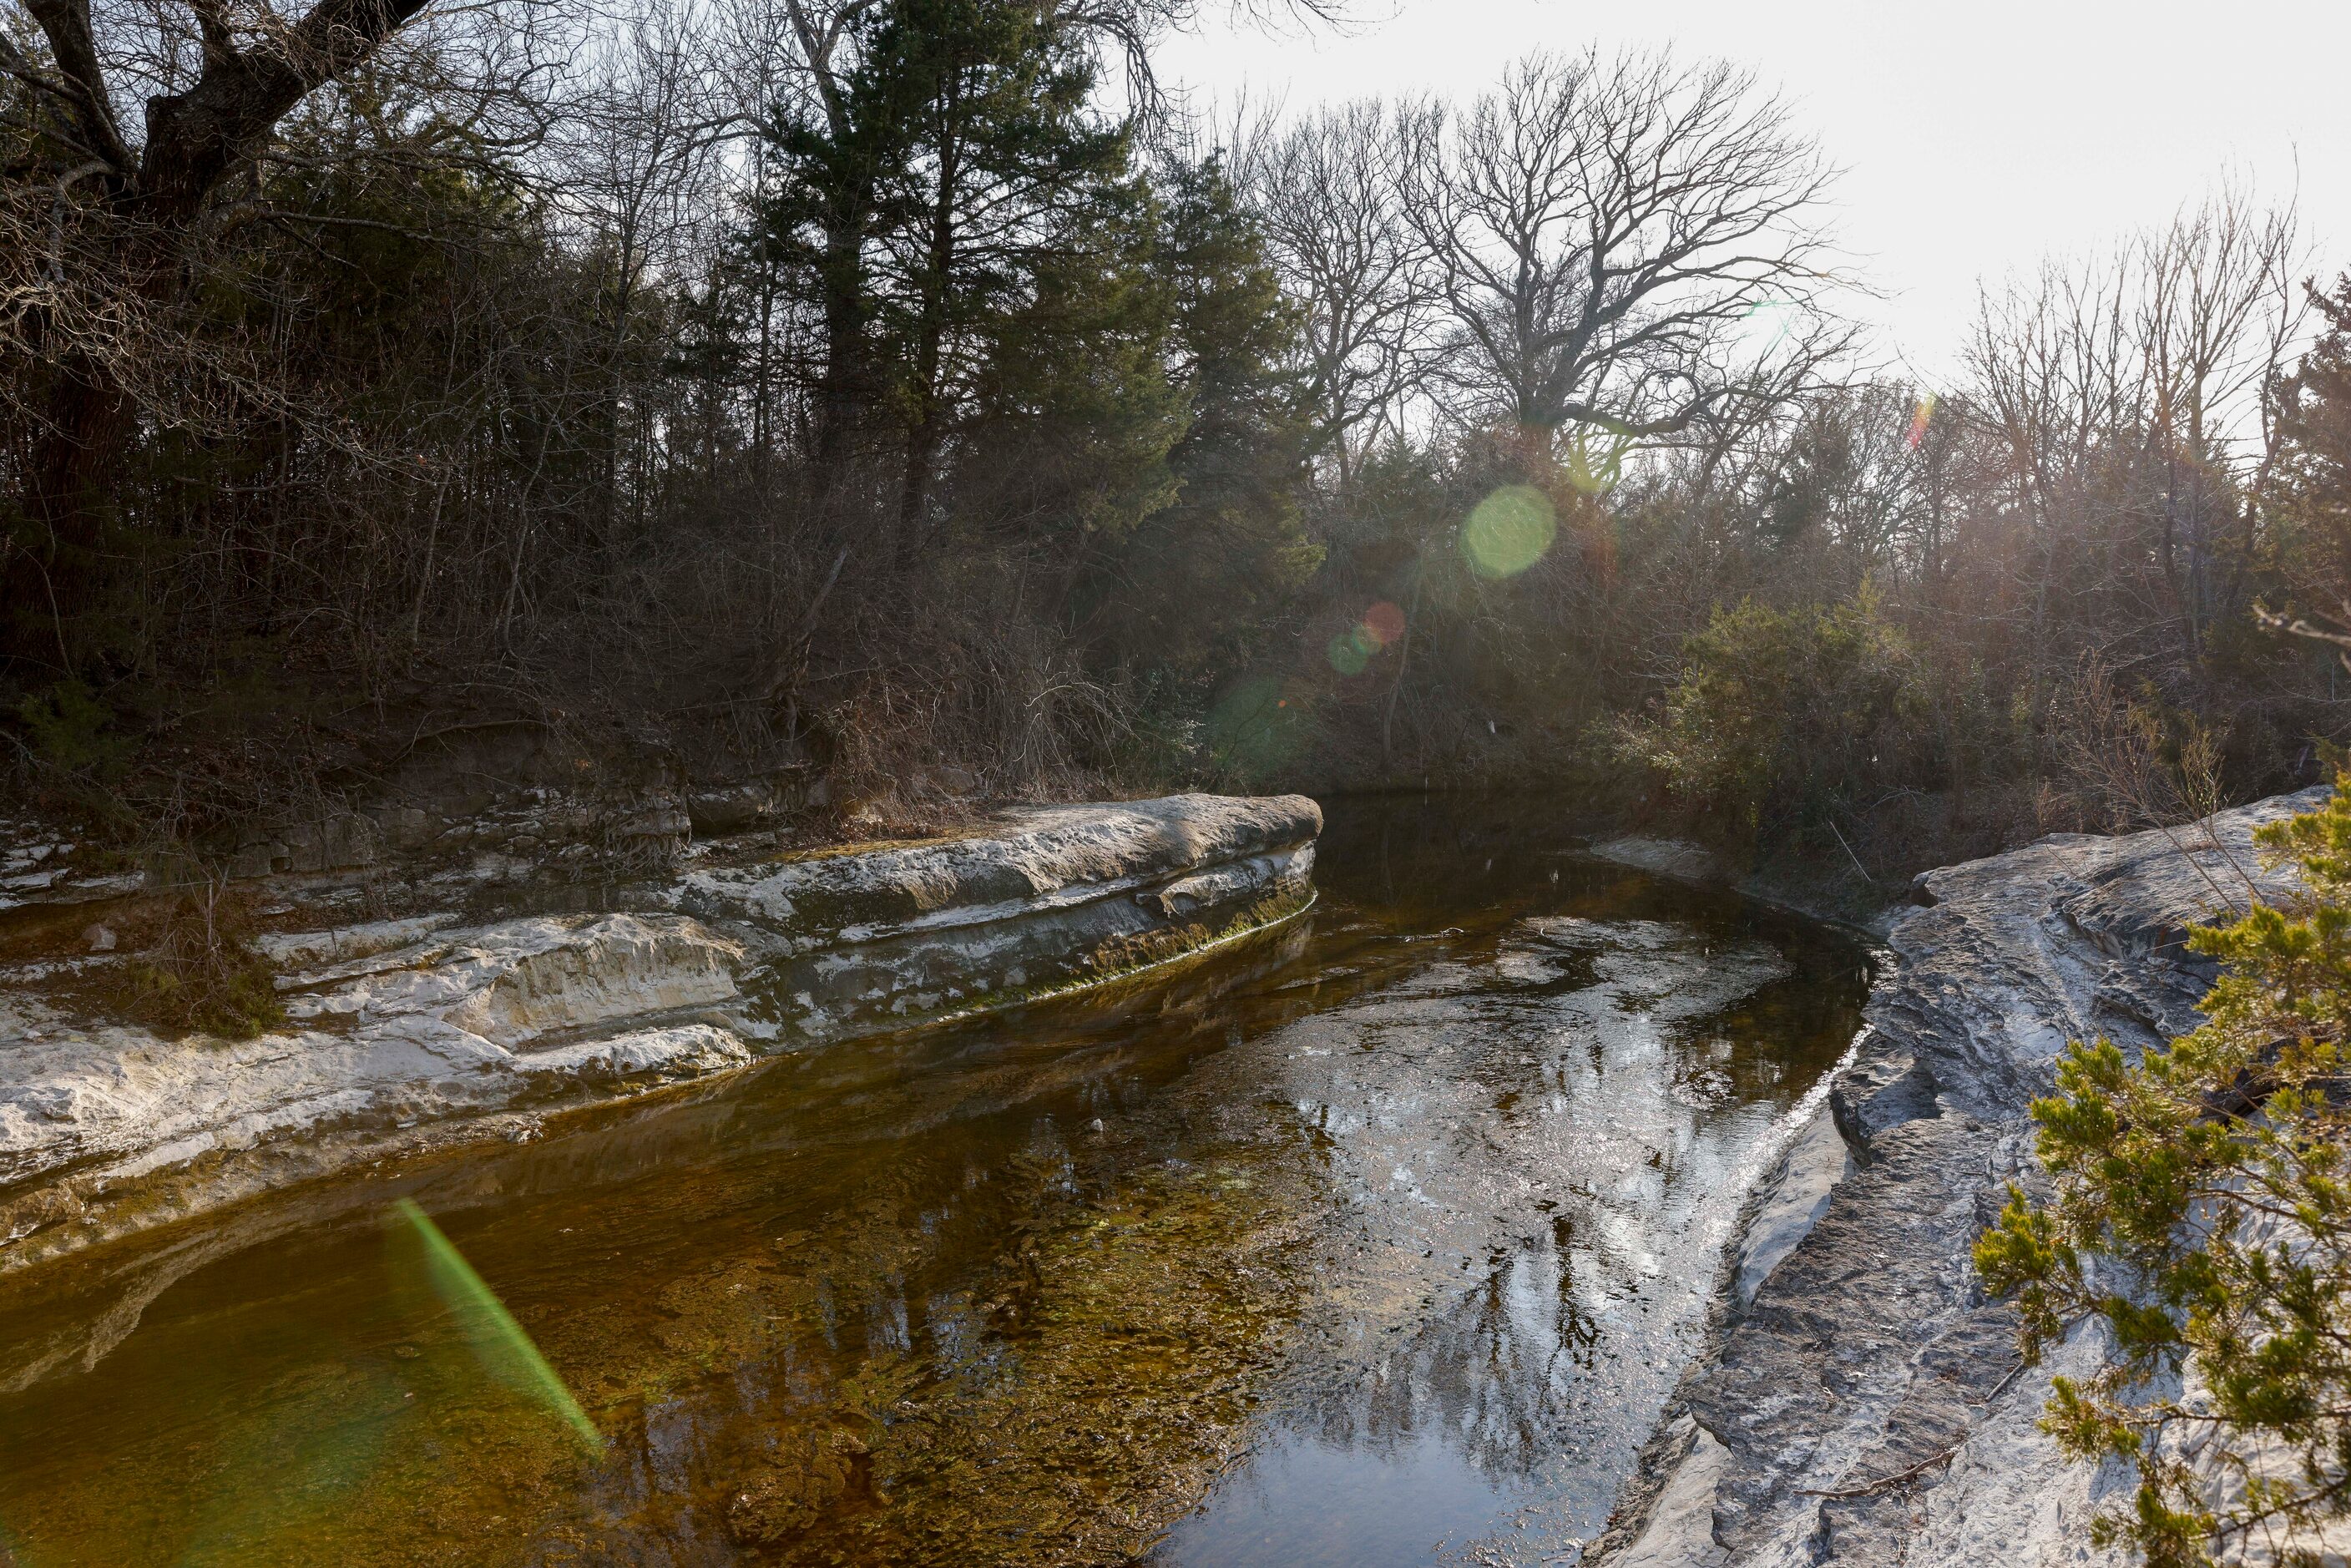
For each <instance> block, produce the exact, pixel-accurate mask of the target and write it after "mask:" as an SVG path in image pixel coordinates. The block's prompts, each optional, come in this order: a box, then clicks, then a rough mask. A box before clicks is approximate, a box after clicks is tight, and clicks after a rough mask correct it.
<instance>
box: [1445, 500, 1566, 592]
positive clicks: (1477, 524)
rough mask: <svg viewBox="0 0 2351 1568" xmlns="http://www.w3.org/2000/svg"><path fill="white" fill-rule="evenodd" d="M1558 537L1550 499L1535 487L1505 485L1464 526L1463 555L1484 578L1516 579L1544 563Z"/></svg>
mask: <svg viewBox="0 0 2351 1568" xmlns="http://www.w3.org/2000/svg"><path fill="white" fill-rule="evenodd" d="M1558 534H1559V515H1558V513H1557V512H1556V511H1554V510H1553V509H1552V504H1551V497H1548V496H1546V495H1544V494H1543V493H1542V492H1541V490H1538V489H1536V488H1534V487H1533V486H1531V485H1505V486H1502V487H1501V488H1500V489H1499V490H1497V491H1495V492H1494V493H1493V494H1492V495H1490V496H1489V497H1486V498H1485V499H1484V500H1482V501H1480V502H1479V503H1478V509H1477V510H1476V511H1474V512H1471V513H1470V514H1469V520H1468V522H1466V523H1463V524H1462V525H1461V554H1462V556H1463V558H1464V559H1467V560H1468V563H1469V570H1472V571H1474V572H1476V573H1477V574H1478V575H1479V576H1480V577H1516V576H1517V575H1518V574H1519V573H1520V572H1522V571H1524V570H1527V568H1529V567H1531V566H1532V565H1534V563H1535V562H1537V561H1539V560H1541V559H1542V558H1543V556H1544V555H1545V554H1546V553H1547V552H1548V551H1549V550H1550V549H1551V545H1552V539H1553V538H1556V537H1558Z"/></svg>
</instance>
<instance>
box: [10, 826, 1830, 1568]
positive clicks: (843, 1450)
mask: <svg viewBox="0 0 2351 1568" xmlns="http://www.w3.org/2000/svg"><path fill="white" fill-rule="evenodd" d="M1331 819H1332V820H1331V828H1330V831H1329V833H1328V834H1327V835H1326V837H1325V839H1324V841H1323V846H1322V857H1321V864H1320V868H1319V871H1318V881H1319V882H1320V883H1321V885H1322V902H1321V904H1319V906H1318V907H1317V908H1316V909H1315V910H1314V911H1313V912H1312V913H1311V914H1310V915H1307V916H1305V917H1303V918H1302V919H1301V920H1299V921H1296V922H1293V923H1292V924H1290V925H1288V926H1286V927H1284V928H1281V929H1280V930H1278V931H1275V932H1271V933H1269V934H1267V935H1266V936H1264V937H1263V938H1261V939H1259V941H1258V942H1256V943H1255V944H1254V945H1253V946H1249V947H1247V948H1245V949H1243V950H1240V951H1238V952H1231V953H1228V954H1225V955H1222V956H1216V957H1212V958H1209V959H1207V960H1204V961H1203V962H1202V963H1200V964H1198V965H1196V966H1195V967H1191V968H1189V969H1188V970H1181V971H1178V972H1176V973H1175V974H1173V975H1171V976H1167V977H1161V978H1159V979H1157V980H1155V981H1150V982H1143V983H1137V984H1134V985H1133V986H1131V987H1129V988H1125V989H1123V990H1121V991H1117V992H1113V993H1111V994H1098V995H1095V996H1092V997H1083V998H1064V999H1062V1000H1060V1001H1057V1002H1053V1003H1050V1004H1044V1005H1040V1006H1038V1007H1034V1008H1031V1009H1025V1010H1022V1011H1019V1012H1015V1013H1011V1014H1007V1015H1002V1016H998V1017H996V1018H993V1019H984V1020H979V1021H975V1022H970V1023H967V1024H961V1025H956V1026H951V1027H946V1028H941V1029H935V1030H927V1031H919V1032H914V1033H909V1034H905V1035H902V1036H894V1037H888V1038H883V1039H879V1040H870V1041H865V1042H861V1043H856V1044H852V1045H845V1046H839V1047H835V1048H832V1049H830V1050H827V1051H819V1052H813V1053H810V1054H809V1055H806V1056H801V1057H795V1058H789V1059H785V1060H781V1061H776V1062H773V1063H770V1064H768V1065H765V1066H763V1067H761V1068H758V1069H756V1070H753V1071H747V1072H745V1073H742V1074H739V1075H737V1076H734V1077H732V1078H729V1079H726V1080H724V1081H720V1082H714V1083H710V1084H705V1085H702V1086H699V1087H697V1088H695V1089H692V1090H689V1091H684V1092H671V1093H666V1094H660V1095H653V1096H648V1097H646V1098H644V1099H642V1100H638V1101H635V1102H632V1103H628V1104H624V1105H622V1106H618V1107H614V1108H611V1109H607V1110H603V1111H598V1112H594V1113H583V1114H580V1115H575V1116H571V1117H567V1118H559V1119H556V1120H555V1121H553V1122H551V1123H550V1124H549V1129H548V1134H547V1135H546V1136H545V1137H544V1138H543V1139H542V1140H539V1141H537V1142H533V1143H528V1144H524V1145H494V1146H488V1147H483V1148H479V1149H475V1150H470V1151H465V1152H461V1153H458V1154H455V1155H443V1156H438V1157H435V1158H433V1159H430V1160H425V1161H421V1162H416V1163H413V1164H408V1165H403V1166H396V1167H395V1166H386V1167H384V1168H381V1169H375V1170H368V1171H362V1172H359V1173H355V1174H354V1175H352V1176H346V1177H343V1178H340V1179H337V1180H334V1181H329V1182H323V1183H318V1184H314V1185H312V1186H308V1187H305V1188H300V1189H296V1190H292V1191H288V1192H286V1193H282V1194H278V1195H276V1196H273V1197H269V1198H266V1199H264V1200H261V1201H258V1202H255V1203H251V1204H247V1205H245V1206H243V1207H238V1208H235V1209H233V1210H230V1211H226V1212H224V1213H221V1214H218V1215H214V1216H211V1217H208V1218H204V1219H200V1220H197V1221H193V1222H189V1223H184V1224H182V1225H179V1226H175V1227H172V1228H166V1229H163V1230H160V1231H157V1232H154V1233H151V1234H149V1235H147V1236H144V1237H141V1238H136V1239H132V1240H131V1241H129V1242H128V1243H124V1244H120V1245H116V1246H113V1247H110V1248H105V1249H98V1250H96V1251H93V1252H91V1253H89V1254H86V1255H83V1256H81V1257H78V1258H76V1259H71V1260H66V1261H65V1262H63V1263H62V1264H58V1265H54V1266H51V1267H48V1268H46V1269H41V1270H33V1271H32V1272H30V1273H28V1274H26V1275H25V1276H21V1277H15V1278H7V1279H0V1563H11V1562H13V1563H14V1564H16V1565H20V1568H50V1565H53V1564H68V1563H70V1564H94V1565H105V1568H116V1565H126V1568H127V1565H133V1564H150V1563H153V1564H177V1563H238V1564H265V1563H288V1564H295V1563H299V1564H309V1563H336V1564H343V1563H451V1564H505V1563H517V1564H571V1563H578V1564H586V1563H643V1564H665V1565H681V1568H682V1565H686V1564H706V1563H707V1564H716V1563H811V1564H813V1563H854V1564H883V1563H890V1564H896V1563H956V1564H965V1563H1118V1562H1128V1561H1134V1560H1136V1559H1138V1558H1143V1559H1146V1560H1147V1561H1148V1562H1149V1563H1151V1564H1152V1565H1153V1568H1224V1565H1241V1564H1261V1563H1263V1564H1270V1563H1304V1564H1332V1565H1338V1564H1346V1565H1350V1568H1381V1565H1385V1564H1407V1563H1412V1564H1417V1563H1573V1562H1575V1561H1577V1559H1578V1557H1579V1555H1580V1552H1581V1547H1582V1543H1583V1542H1586V1541H1588V1540H1590V1539H1591V1538H1592V1537H1593V1535H1595V1534H1596V1533H1598V1531H1600V1530H1601V1529H1602V1528H1603V1527H1604V1523H1605V1521H1606V1519H1607V1516H1608V1513H1609V1511H1610V1509H1611V1507H1612V1506H1613V1504H1614V1498H1615V1495H1616V1492H1617V1489H1618V1487H1619V1486H1620V1484H1621V1483H1622V1482H1623V1480H1624V1479H1625V1476H1626V1474H1627V1473H1628V1471H1629V1469H1631V1466H1632V1463H1633V1460H1634V1457H1635V1452H1636V1450H1637V1449H1638V1448H1639V1446H1640V1445H1641V1443H1642V1442H1643V1440H1644V1439H1645V1438H1646V1436H1647V1435H1648V1433H1649V1431H1650V1429H1651V1427H1652V1426H1653V1424H1654V1422H1655V1420H1656V1416H1657V1413H1658V1410H1659V1408H1660V1407H1661V1406H1662V1405H1663V1403H1664V1401H1665V1399H1666V1397H1667V1392H1668V1390H1669V1389H1670V1387H1671V1386H1672V1384H1673V1382H1674V1380H1675V1378H1676V1377H1677V1375H1678V1374H1679V1372H1680V1370H1681V1368H1682V1367H1683V1365H1684V1364H1686V1363H1687V1359H1688V1358H1689V1356H1690V1355H1691V1354H1693V1353H1694V1352H1695V1351H1696V1350H1697V1349H1698V1346H1699V1345H1700V1343H1701V1341H1702V1338H1703V1335H1704V1333H1705V1331H1706V1324H1707V1321H1708V1312H1709V1309H1710V1302H1711V1301H1712V1300H1713V1297H1714V1295H1715V1293H1716V1291H1717V1289H1718V1285H1719V1272H1720V1264H1721V1260H1722V1257H1723V1252H1724V1248H1725V1246H1726V1244H1727V1242H1728V1241H1729V1239H1731V1236H1732V1232H1733V1228H1734V1226H1735V1221H1736V1219H1737V1217H1738V1213H1739V1209H1740V1204H1741V1202H1742V1200H1743V1198H1744V1197H1745V1196H1746V1194H1747V1192H1748V1191H1749V1189H1750V1187H1751V1186H1752V1184H1753V1182H1754V1180H1755V1178H1756V1176H1758V1175H1759V1174H1760V1170H1761V1167H1762V1166H1765V1165H1766V1164H1767V1163H1768V1162H1769V1160H1770V1159H1771V1157H1772V1155H1773V1154H1774V1153H1775V1152H1776V1147H1777V1140H1778V1139H1779V1138H1781V1137H1782V1135H1784V1131H1785V1129H1786V1128H1787V1126H1788V1125H1789V1123H1790V1119H1791V1116H1792V1113H1794V1112H1795V1111H1796V1110H1797V1108H1798V1107H1799V1103H1800V1102H1801V1101H1802V1099H1803V1098H1804V1096H1805V1095H1806V1094H1807V1093H1808V1092H1816V1091H1817V1089H1818V1087H1819V1086H1820V1084H1821V1083H1822V1082H1823V1073H1824V1072H1825V1071H1827V1070H1828V1069H1829V1068H1830V1067H1831V1066H1833V1064H1834V1062H1835V1061H1836V1060H1837V1058H1838V1056H1839V1054H1840V1053H1841V1052H1842V1051H1844V1048H1845V1046H1846V1044H1847V1043H1848V1041H1849V1040H1851V1038H1852V1035H1853V1032H1854V1030H1855V1026H1856V1024H1857V1021H1858V1016H1859V1008H1860V1004H1861V1001H1862V999H1863V993H1864V989H1865V975H1864V969H1863V965H1864V958H1863V956H1862V954H1861V953H1860V951H1859V950H1858V949H1857V948H1856V947H1855V946H1852V945H1851V944H1849V943H1847V942H1846V941H1844V939H1843V938H1841V937H1839V936H1835V935H1834V934H1832V933H1828V932H1825V931H1823V930H1821V929H1818V928H1815V927H1811V926H1808V925H1804V924H1802V923H1801V922H1796V921H1792V920H1789V919H1786V918H1783V917H1781V916H1778V915H1773V914H1771V913H1770V912H1767V911H1764V910H1761V909H1759V908H1757V907H1756V906H1753V905H1751V904H1745V903H1742V902H1740V901H1739V900H1737V899H1734V898H1730V897H1729V896H1727V895H1718V894H1703V893H1698V892H1694V891H1692V890H1689V889H1686V888H1679V887H1675V886H1671V885H1668V884H1665V883H1658V882H1656V881H1653V880H1651V879H1648V878H1646V877H1643V876H1641V875H1638V874H1636V873H1629V872H1625V871H1621V870H1618V869H1615V868H1613V867H1609V866H1606V865H1603V864H1600V863H1598V862H1593V861H1590V860H1587V859H1583V858H1580V857H1578V856H1576V855H1575V854H1573V852H1572V844H1571V841H1569V839H1568V838H1567V837H1566V835H1565V834H1564V832H1563V831H1561V830H1560V829H1558V828H1557V827H1556V826H1553V825H1550V824H1551V814H1550V813H1549V812H1547V811H1546V810H1542V809H1541V808H1539V807H1536V806H1533V805H1526V806H1520V807H1499V808H1478V809H1475V810H1471V809H1466V808H1462V807H1459V806H1450V807H1448V806H1442V805H1436V806H1432V805H1425V804H1422V803H1419V802H1411V803H1395V802H1360V801H1358V802H1347V801H1342V802H1339V803H1338V804H1337V805H1336V806H1334V807H1333V808H1332V811H1331ZM403 1197H406V1198H411V1199H413V1200H414V1202H415V1203H416V1204H417V1205H419V1206H421V1207H422V1208H423V1210H424V1211H426V1212H427V1213H429V1214H430V1215H431V1216H433V1217H434V1219H435V1220H436V1221H437V1222H438V1225H439V1227H440V1228H441V1229H442V1230H443V1231H444V1232H445V1234H446V1236H447V1237H448V1239H449V1240H450V1241H452V1242H454V1243H455V1247H456V1248H457V1249H459V1250H460V1251H462V1252H463V1254H464V1255H465V1258H466V1259H467V1260H470V1262H471V1264H472V1265H473V1267H474V1269H475V1270H478V1272H479V1274H480V1276H481V1277H482V1279H484V1280H485V1281H486V1282H487V1284H488V1285H489V1286H490V1287H491V1288H492V1289H493V1290H495V1291H496V1293H497V1295H498V1296H499V1297H500V1298H502V1299H503V1301H504V1302H505V1304H506V1306H507V1308H508V1309H510V1310H511V1312H512V1315H513V1320H514V1321H515V1322H517V1323H518V1324H519V1326H520V1329H521V1331H523V1332H525V1333H528V1336H529V1338H530V1340H531V1341H533V1342H535V1343H536V1344H537V1346H538V1350H539V1351H541V1352H543V1353H544V1355H545V1358H546V1361H547V1363H548V1364H550V1365H551V1366H552V1367H553V1368H554V1370H555V1371H556V1372H557V1373H558V1374H559V1375H560V1377H561V1378H562V1379H563V1380H564V1382H565V1383H566V1384H567V1385H569V1390H570V1392H571V1394H572V1395H573V1396H575V1397H576V1398H577V1400H578V1403H579V1406H580V1407H581V1408H582V1409H584V1411H585V1412H586V1415H587V1416H588V1418H589V1419H590V1421H592V1422H593V1424H594V1427H595V1428H596V1430H597V1432H598V1433H599V1434H600V1438H601V1440H600V1442H599V1443H598V1444H597V1445H596V1446H594V1447H590V1445H589V1444H588V1443H586V1442H584V1441H583V1440H582V1439H581V1438H580V1437H579V1436H578V1434H577V1433H576V1432H575V1431H574V1430H573V1429H572V1427H569V1426H568V1425H567V1424H566V1423H565V1421H564V1420H562V1419H561V1418H560V1417H559V1415H558V1414H557V1412H556V1411H555V1410H554V1409H552V1408H551V1407H550V1404H549V1399H548V1398H547V1396H546V1395H545V1390H544V1388H543V1386H542V1385H539V1384H538V1383H536V1382H534V1380H533V1379H532V1377H531V1376H529V1375H527V1372H526V1371H523V1370H518V1366H519V1364H518V1362H517V1353H516V1352H515V1351H514V1349H513V1346H512V1344H511V1343H509V1340H510V1339H511V1338H512V1336H511V1335H510V1334H508V1333H507V1331H505V1330H502V1329H500V1328H499V1327H497V1326H496V1324H495V1323H489V1324H486V1322H485V1321H484V1319H483V1317H482V1315H481V1312H480V1311H479V1310H477V1308H476V1306H475V1305H474V1304H472V1303H470V1302H469V1301H468V1300H467V1299H466V1298H465V1295H464V1293H463V1291H453V1290H452V1289H451V1288H450V1285H449V1276H448V1273H447V1270H445V1269H444V1268H443V1267H442V1266H441V1265H440V1264H439V1263H438V1262H437V1261H436V1260H435V1258H434V1255H433V1254H432V1252H431V1249H429V1247H425V1246H423V1245H422V1244H421V1243H420V1240H419V1235H418V1233H417V1232H416V1231H415V1230H414V1228H413V1226H410V1225H407V1224H405V1223H403V1222H402V1221H399V1220H397V1219H394V1218H388V1217H390V1216H391V1215H392V1211H393V1205H394V1204H395V1203H396V1202H397V1201H398V1200H399V1199H401V1198H403ZM502 1336H504V1337H502Z"/></svg>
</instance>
